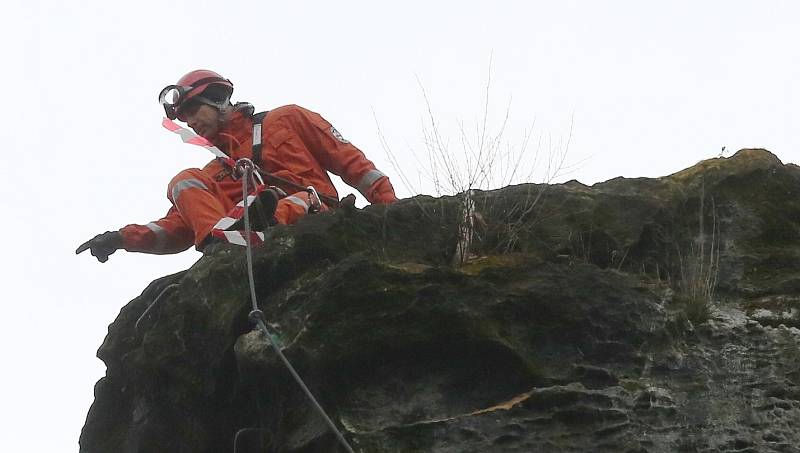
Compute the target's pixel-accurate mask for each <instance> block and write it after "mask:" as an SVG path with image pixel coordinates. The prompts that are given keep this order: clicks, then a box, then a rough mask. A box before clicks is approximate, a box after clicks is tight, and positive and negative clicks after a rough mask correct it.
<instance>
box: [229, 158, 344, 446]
mask: <svg viewBox="0 0 800 453" xmlns="http://www.w3.org/2000/svg"><path fill="white" fill-rule="evenodd" d="M236 168H238V169H240V170H241V171H242V174H243V177H242V199H243V201H244V229H245V239H246V252H245V254H246V255H247V278H248V281H249V283H250V301H251V303H252V308H253V309H252V310H251V311H250V314H249V315H248V319H249V320H250V322H251V323H253V324H254V325H255V326H256V327H258V328H259V329H261V331H262V332H263V333H264V335H266V337H267V339H268V341H269V344H270V345H272V348H273V349H274V350H275V353H276V354H277V355H278V357H279V358H280V359H281V361H282V362H283V364H284V365H285V366H286V368H287V369H288V370H289V373H291V375H292V377H293V378H294V380H295V381H296V382H297V384H298V385H299V386H300V388H301V389H302V390H303V393H305V394H306V396H307V397H308V399H309V400H310V401H311V404H312V405H313V406H314V408H315V409H316V410H317V412H318V413H319V415H320V416H321V417H322V418H323V420H325V423H326V424H327V425H328V427H329V428H330V430H331V431H332V432H333V433H334V434H335V435H336V438H337V439H338V440H339V442H340V443H341V444H342V446H343V447H344V448H345V450H347V452H348V453H355V452H354V451H353V448H352V447H350V444H348V443H347V440H346V439H345V438H344V436H343V435H342V433H341V432H340V431H339V429H338V428H337V427H336V425H335V424H334V423H333V420H331V419H330V417H328V414H326V413H325V409H323V408H322V406H321V405H320V404H319V402H317V399H316V398H315V397H314V395H313V394H312V393H311V390H309V388H308V386H306V384H305V382H303V379H302V378H301V377H300V375H299V374H297V371H295V369H294V367H293V366H292V364H291V363H290V362H289V359H287V358H286V356H285V355H284V354H283V351H281V346H280V340H279V338H278V337H277V336H276V335H274V334H272V332H270V330H269V329H268V328H267V324H266V322H265V317H264V312H263V311H261V310H260V309H259V308H258V301H257V299H256V284H255V278H254V277H253V253H252V248H253V247H252V236H251V234H250V216H249V214H248V212H247V211H248V209H247V208H248V202H247V200H248V198H249V197H248V193H249V190H248V187H247V182H248V180H250V179H251V177H252V174H253V171H254V169H255V165H254V164H253V161H252V160H250V159H246V158H244V159H239V161H238V162H237V163H236ZM312 190H313V189H312ZM240 432H241V430H240ZM238 434H239V433H237V435H238ZM234 442H235V441H234Z"/></svg>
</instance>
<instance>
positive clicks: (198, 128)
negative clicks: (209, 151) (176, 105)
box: [178, 101, 220, 139]
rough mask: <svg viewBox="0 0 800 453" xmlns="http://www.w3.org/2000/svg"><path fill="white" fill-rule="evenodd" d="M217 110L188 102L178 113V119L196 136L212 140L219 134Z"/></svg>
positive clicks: (198, 103) (218, 114)
mask: <svg viewBox="0 0 800 453" xmlns="http://www.w3.org/2000/svg"><path fill="white" fill-rule="evenodd" d="M219 116H220V113H219V110H217V109H215V108H214V107H211V106H210V105H206V104H203V103H200V102H191V101H189V102H188V103H187V104H186V105H185V106H182V107H181V109H180V111H179V112H178V119H179V120H181V121H183V122H185V123H186V124H187V125H188V126H189V127H191V128H192V130H193V131H195V133H197V135H199V136H201V137H205V138H208V139H210V138H213V137H214V136H215V135H217V132H219V123H220V121H219V119H220V118H219Z"/></svg>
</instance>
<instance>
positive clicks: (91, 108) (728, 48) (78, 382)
mask: <svg viewBox="0 0 800 453" xmlns="http://www.w3.org/2000/svg"><path fill="white" fill-rule="evenodd" d="M274 3H275V2H256V1H253V2H243V1H233V2H222V1H215V2H210V1H196V2H184V1H173V2H165V1H138V2H107V1H104V2H100V1H86V2H60V1H58V2H57V1H43V0H38V1H37V0H11V1H9V0H6V1H5V2H4V4H3V8H2V16H0V57H2V70H0V82H2V86H3V87H4V91H3V96H2V98H3V99H4V100H5V103H4V105H5V106H6V107H4V108H3V109H2V110H0V112H1V113H0V125H1V126H0V143H2V144H3V145H4V147H5V153H4V154H5V156H6V159H5V162H4V163H3V165H2V166H0V185H1V186H2V194H3V197H2V201H1V202H0V203H2V213H3V214H2V215H3V218H2V220H3V224H4V225H6V232H7V233H6V240H5V244H4V245H3V250H4V252H5V253H4V254H5V259H4V260H3V265H2V266H3V268H2V273H0V275H2V277H0V278H2V280H1V281H0V283H1V284H2V287H3V288H4V295H3V297H2V309H3V314H2V316H1V317H0V335H2V337H0V340H1V341H0V354H1V356H2V358H3V369H2V373H0V392H2V395H0V397H1V398H2V399H0V401H1V402H2V409H0V437H1V438H2V439H3V448H4V451H13V452H18V453H24V452H37V453H38V452H43V451H75V450H76V448H77V440H78V435H79V433H80V429H81V427H82V426H83V423H84V420H85V416H86V412H87V410H88V409H89V405H90V404H91V402H92V399H93V395H92V388H93V385H94V383H95V381H96V380H97V379H98V378H100V377H101V376H102V375H103V374H104V371H105V369H104V366H103V364H102V362H100V361H99V360H98V359H96V358H95V351H96V349H97V348H98V347H99V345H100V344H101V342H102V340H103V337H104V336H105V334H106V329H107V325H108V324H109V323H110V322H112V321H113V320H114V318H115V316H116V315H117V313H118V311H119V309H120V308H121V307H122V306H123V305H124V304H125V303H127V302H128V301H129V300H130V299H132V298H133V297H135V296H137V295H138V294H139V293H140V292H141V290H143V289H144V288H145V286H146V285H147V284H148V283H149V282H150V281H152V280H153V279H155V278H157V277H160V276H162V275H165V274H167V273H171V272H174V271H177V270H180V269H184V268H186V267H188V266H189V265H191V263H193V262H194V261H195V260H196V259H197V258H198V257H199V254H198V253H197V252H194V251H188V252H184V253H183V254H180V255H176V256H167V257H165V256H154V255H142V254H129V253H125V252H118V253H117V254H115V255H113V256H112V257H111V259H110V261H109V262H108V263H106V264H99V263H98V262H96V261H95V260H94V259H93V258H91V257H90V256H88V253H87V254H86V255H81V256H77V257H76V256H75V255H74V250H75V248H76V247H77V246H78V245H79V244H80V243H81V242H83V241H84V240H86V239H88V238H90V237H92V236H93V235H94V234H96V233H100V232H103V231H106V230H111V229H117V228H119V227H121V226H124V225H125V224H127V223H147V222H149V221H151V220H155V219H157V218H159V217H160V216H161V215H163V213H165V212H166V210H167V208H168V201H167V200H166V184H167V182H169V180H170V179H171V177H172V176H173V175H174V174H175V173H177V172H178V171H179V170H181V169H183V168H187V167H198V166H202V165H203V164H204V163H205V162H206V161H208V160H209V159H210V158H211V155H210V154H208V153H207V152H206V151H205V150H203V149H202V148H198V147H192V146H189V145H183V144H181V143H180V141H179V140H178V139H177V138H176V136H174V135H173V134H170V133H169V132H167V131H165V130H163V129H162V128H161V126H160V120H161V117H162V114H163V111H162V110H161V107H160V106H159V105H158V104H157V102H156V97H157V95H158V92H159V91H160V89H161V88H162V87H163V86H165V85H167V84H171V83H174V82H176V81H177V79H178V78H179V77H180V76H181V75H183V74H184V73H186V72H187V71H189V70H191V69H196V68H209V69H213V70H216V71H218V72H220V73H222V74H223V75H224V76H226V77H228V78H230V79H231V80H232V81H233V82H234V84H235V86H236V92H235V94H234V99H235V100H247V101H250V102H252V103H254V104H255V105H256V107H257V108H259V109H260V110H266V109H271V108H274V107H277V106H279V105H283V104H287V103H296V104H300V105H302V106H305V107H307V108H309V109H311V110H314V111H317V112H320V113H321V114H322V115H323V116H325V117H326V118H327V119H328V120H330V121H331V122H332V123H333V124H334V125H335V126H336V127H337V129H339V130H340V131H341V132H342V133H343V134H344V135H345V137H346V138H348V139H349V140H351V141H352V142H353V143H354V144H356V145H357V146H359V147H360V148H361V149H362V150H364V151H365V152H366V153H367V155H368V156H369V157H370V158H371V159H372V160H373V161H375V162H376V164H377V165H378V167H379V168H381V169H383V170H384V171H385V172H387V173H388V174H389V175H390V176H391V177H392V178H393V181H394V184H395V187H396V189H397V191H398V194H399V195H400V196H402V197H405V196H410V195H411V194H413V193H415V191H424V192H426V193H431V192H432V191H433V189H432V188H431V185H430V184H422V183H421V179H420V177H419V174H420V173H424V170H420V169H419V166H418V165H417V164H416V163H415V160H414V159H413V158H412V157H411V151H410V150H414V152H415V153H417V154H418V155H419V156H424V155H425V146H424V145H423V144H422V137H423V132H422V122H423V119H424V117H425V115H426V111H427V107H426V103H425V101H424V99H423V96H422V91H421V87H423V88H424V89H425V92H426V93H427V95H428V97H429V99H430V103H431V109H432V111H433V112H434V115H435V116H436V118H437V119H438V121H439V122H440V124H441V127H442V134H443V135H444V136H445V137H446V138H447V139H448V141H449V143H450V145H451V151H452V152H453V153H455V154H458V153H459V151H458V150H459V146H458V145H459V137H458V126H457V124H458V123H457V122H458V121H459V120H460V121H463V122H464V123H465V126H464V127H465V129H467V130H470V131H472V130H473V129H474V125H475V122H476V121H477V120H479V118H480V117H481V114H482V111H483V105H484V102H483V99H484V90H485V86H486V84H487V76H488V74H489V73H490V70H489V66H490V63H489V62H490V60H491V62H492V63H491V66H492V67H491V79H492V81H491V90H490V93H491V101H490V104H489V112H490V115H489V124H490V129H491V130H494V131H496V130H497V128H498V127H499V125H500V123H501V120H502V117H503V115H504V113H505V111H506V106H507V105H508V102H509V99H512V101H511V104H510V111H509V117H510V122H509V126H508V127H507V128H506V131H505V134H504V137H505V138H504V143H506V142H508V143H509V144H510V145H511V146H514V145H519V144H520V143H521V141H522V138H523V137H524V135H525V133H526V128H530V126H531V124H534V127H533V138H532V143H539V140H540V139H543V141H542V143H544V147H543V149H544V150H545V151H546V150H548V149H550V148H552V147H557V145H552V146H548V145H547V143H548V142H547V139H548V137H549V138H551V139H552V141H553V143H556V144H557V143H558V140H559V139H562V140H563V139H564V138H566V137H567V136H568V135H569V130H570V125H572V138H571V144H570V148H569V152H568V154H567V163H568V164H569V166H568V168H569V169H570V170H571V172H570V173H569V174H568V175H564V176H562V177H560V178H558V179H557V180H558V181H564V180H566V179H571V178H575V179H578V180H580V181H581V182H584V183H587V184H591V183H595V182H599V181H603V180H606V179H609V178H612V177H615V176H628V177H636V176H651V177H654V176H662V175H666V174H669V173H673V172H675V171H678V170H680V169H682V168H685V167H687V166H690V165H692V164H694V163H696V162H697V161H699V160H701V159H705V158H709V157H715V156H717V155H718V154H719V152H720V148H721V147H722V146H726V147H727V149H728V150H731V151H735V150H738V149H739V148H743V147H764V148H767V149H770V150H771V151H773V152H774V153H776V154H777V155H778V157H780V158H781V159H782V160H783V161H784V162H798V161H800V131H799V130H798V122H799V121H798V120H800V117H798V113H797V108H798V106H800V90H798V83H797V81H798V80H800V46H798V43H800V3H797V2H792V1H750V2H744V1H724V2H723V1H713V2H712V1H672V2H645V1H606V2H596V1H588V0H587V1H561V2H555V1H551V2H543V1H492V2H489V1H484V2H475V1H463V0H462V1H458V2H456V1H448V2H433V1H412V0H407V1H403V2H393V3H392V4H389V5H387V4H384V2H367V1H362V2H357V1H346V0H342V1H337V2H305V1H295V2H283V4H281V5H274V6H271V5H273V4H274ZM656 3H658V5H656ZM222 5H225V6H222ZM373 112H374V113H373ZM376 118H377V120H378V121H377V124H379V125H380V128H381V130H382V132H383V134H384V135H385V137H386V140H387V142H388V143H389V145H390V147H391V148H392V149H393V151H394V152H395V153H396V154H397V155H398V156H399V159H400V166H401V168H402V169H403V172H404V173H405V174H406V176H407V177H408V178H409V179H410V180H412V181H414V185H415V187H412V188H408V187H404V186H403V184H402V183H401V181H400V178H399V177H398V172H397V170H396V169H394V168H393V167H392V165H391V164H390V163H389V159H388V158H387V155H386V153H385V152H384V150H383V149H382V147H381V145H380V141H379V139H378V127H377V125H376ZM534 121H535V123H534ZM535 148H536V147H535V146H533V145H532V146H530V147H529V150H535ZM540 160H541V159H540ZM537 182H538V181H537ZM345 193H346V192H345ZM343 194H344V193H343ZM343 194H342V195H343ZM9 252H10V253H9Z"/></svg>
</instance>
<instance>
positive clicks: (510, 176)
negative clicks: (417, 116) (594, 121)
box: [376, 61, 572, 266]
mask: <svg viewBox="0 0 800 453" xmlns="http://www.w3.org/2000/svg"><path fill="white" fill-rule="evenodd" d="M418 83H419V86H420V91H421V93H422V96H423V99H424V101H425V106H426V114H425V120H424V122H423V128H422V132H423V139H424V146H425V150H424V151H425V152H424V153H423V154H422V157H421V158H420V156H418V155H417V154H416V153H415V152H414V150H413V149H412V150H411V153H412V155H413V157H414V160H415V162H416V166H415V168H414V171H415V173H417V174H418V175H419V185H415V184H414V182H413V181H412V180H411V179H410V178H409V177H408V176H407V173H406V169H404V168H403V167H402V165H401V164H400V162H399V160H398V159H397V156H396V155H395V153H394V152H393V151H392V149H391V147H390V146H389V145H388V143H387V141H386V139H385V137H384V136H383V134H382V132H381V131H380V126H378V133H379V137H380V140H381V144H382V146H383V148H384V151H385V152H386V153H387V155H388V156H389V159H390V162H391V163H392V166H393V167H394V170H395V172H396V173H397V174H398V175H400V180H401V182H402V183H403V184H404V185H405V186H406V188H407V189H408V190H409V191H410V192H412V193H420V192H421V190H420V186H421V185H422V184H423V182H424V183H427V184H429V185H430V187H432V188H433V192H434V194H435V195H436V196H439V197H441V196H443V195H454V196H456V197H458V199H459V205H460V206H461V212H460V214H459V216H458V232H457V238H458V239H457V244H456V247H455V252H454V254H453V258H452V264H453V265H455V266H459V265H461V264H463V263H464V262H465V261H467V260H468V259H469V258H470V255H471V253H472V251H473V250H472V249H473V242H474V240H475V239H476V237H477V236H478V235H479V233H480V229H481V228H480V227H481V226H483V225H485V223H484V222H483V216H482V215H481V213H482V212H487V211H491V210H492V206H487V205H486V204H485V200H486V197H483V198H482V200H483V203H481V202H479V200H478V196H477V195H478V193H479V191H486V190H491V189H497V188H501V187H505V186H509V185H512V184H521V183H530V182H533V180H534V178H535V176H534V175H535V173H536V171H537V170H539V171H541V172H542V176H541V181H542V182H543V184H541V185H539V186H533V185H531V186H530V187H529V188H528V189H529V190H528V193H527V194H526V196H525V197H524V198H523V199H522V200H520V201H518V202H516V203H515V204H514V205H513V206H511V207H510V208H506V209H504V212H503V213H501V215H502V217H503V219H502V222H497V224H499V225H502V226H501V228H503V231H502V235H503V238H504V240H503V241H501V243H500V244H498V246H497V248H498V249H499V250H498V251H500V252H504V253H508V252H511V251H513V250H514V248H515V246H516V244H517V242H518V241H519V240H520V238H521V237H522V236H523V235H524V234H525V233H526V232H529V230H530V229H531V227H532V224H533V223H534V222H535V218H536V216H535V215H534V209H535V207H536V206H537V205H538V203H539V202H540V200H541V198H542V196H543V195H544V193H545V191H546V189H547V184H549V183H551V182H552V181H553V180H554V179H555V178H556V177H558V176H560V175H561V172H562V170H564V169H565V161H566V156H567V151H568V149H569V143H570V141H571V138H572V125H570V132H569V135H568V137H567V138H566V139H565V140H557V141H556V142H555V143H554V141H553V140H552V137H547V139H545V138H544V137H543V136H541V135H540V136H538V137H536V142H537V143H536V146H535V149H531V148H532V146H531V142H532V141H533V139H534V126H535V122H531V124H530V126H529V127H528V128H526V129H525V130H524V131H523V134H522V138H521V140H519V142H518V144H517V145H513V144H512V143H510V142H508V141H507V140H505V135H506V134H507V127H508V123H509V116H510V111H511V100H510V99H509V101H508V103H507V104H506V107H505V111H504V115H503V116H502V119H501V120H500V122H499V124H497V125H496V126H493V125H492V124H491V121H490V116H491V115H490V110H491V107H492V102H491V61H490V65H489V76H488V79H487V83H486V87H485V91H484V95H483V103H482V113H481V115H480V116H479V118H478V119H477V120H476V121H475V122H474V125H472V127H469V128H468V127H467V125H466V124H465V122H464V121H462V120H460V119H459V120H457V121H456V124H457V128H458V132H457V134H458V145H457V146H451V145H450V143H449V141H448V140H447V139H446V138H445V134H444V132H443V128H442V125H441V122H440V121H439V120H438V118H437V115H436V114H435V113H434V109H433V107H432V103H431V101H430V98H429V97H428V93H427V92H426V90H425V88H424V87H423V85H422V83H421V82H420V81H419V79H418ZM376 122H377V119H376ZM543 149H546V150H547V156H546V158H545V159H544V160H545V162H544V167H543V168H541V165H540V162H539V160H540V158H541V157H542V154H543V153H542V150H543ZM496 214H498V213H493V216H494V215H496Z"/></svg>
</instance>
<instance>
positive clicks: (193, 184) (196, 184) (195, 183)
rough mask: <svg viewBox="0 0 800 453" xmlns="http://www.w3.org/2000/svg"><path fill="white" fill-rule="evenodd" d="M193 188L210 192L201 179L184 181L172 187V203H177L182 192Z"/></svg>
mask: <svg viewBox="0 0 800 453" xmlns="http://www.w3.org/2000/svg"><path fill="white" fill-rule="evenodd" d="M191 188H197V189H203V190H208V187H206V185H205V184H203V181H200V180H199V179H194V178H191V179H184V180H183V181H179V182H178V183H177V184H175V185H174V186H172V203H173V204H174V203H177V202H178V197H180V195H181V192H183V191H184V190H186V189H191Z"/></svg>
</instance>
